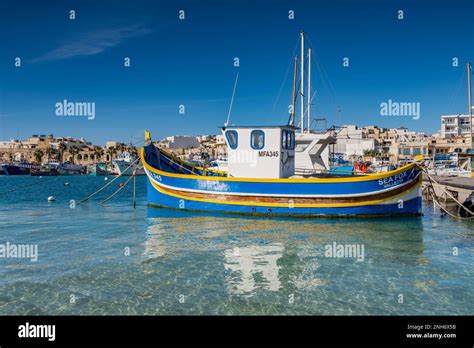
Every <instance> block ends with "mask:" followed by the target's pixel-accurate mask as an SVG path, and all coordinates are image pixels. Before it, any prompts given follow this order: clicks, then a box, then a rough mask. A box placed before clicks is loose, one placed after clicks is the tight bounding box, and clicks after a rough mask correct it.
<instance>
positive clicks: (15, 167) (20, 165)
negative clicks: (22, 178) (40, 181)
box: [0, 162, 41, 175]
mask: <svg viewBox="0 0 474 348" xmlns="http://www.w3.org/2000/svg"><path fill="white" fill-rule="evenodd" d="M40 169H41V166H40V165H37V164H32V163H28V162H14V163H4V164H2V165H1V167H0V171H1V172H2V173H3V174H4V175H30V174H31V170H40Z"/></svg>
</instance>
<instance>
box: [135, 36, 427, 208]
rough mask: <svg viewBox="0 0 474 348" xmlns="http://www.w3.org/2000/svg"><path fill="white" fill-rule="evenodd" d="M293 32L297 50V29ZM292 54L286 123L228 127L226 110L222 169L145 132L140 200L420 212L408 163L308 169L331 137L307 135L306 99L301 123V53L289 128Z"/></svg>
mask: <svg viewBox="0 0 474 348" xmlns="http://www.w3.org/2000/svg"><path fill="white" fill-rule="evenodd" d="M301 39H302V42H301V57H304V33H303V32H302V33H301ZM297 61H298V60H297V58H296V57H295V69H294V77H293V98H292V100H293V107H292V109H291V110H292V112H291V116H290V120H289V122H288V124H287V125H277V126H232V127H228V124H229V117H230V111H229V115H228V119H227V122H226V123H225V126H224V127H222V128H221V131H222V135H223V137H224V139H225V142H226V145H227V171H217V170H213V169H211V168H205V167H200V166H194V165H192V164H190V163H186V162H184V161H182V160H180V159H178V158H176V157H175V156H173V155H172V154H170V153H168V152H166V151H165V150H163V149H161V148H159V147H157V146H155V145H154V144H153V142H152V141H151V137H150V133H149V132H147V131H145V146H144V147H143V148H142V149H141V152H140V156H141V161H142V164H143V167H144V169H145V173H146V175H147V182H148V184H147V185H148V187H147V195H148V204H149V205H151V206H160V207H168V208H175V209H183V210H193V211H212V212H223V213H234V214H251V215H280V216H297V217H312V216H387V215H390V216H394V215H395V216H396V215H420V214H421V180H422V169H421V168H420V167H419V166H418V165H417V164H415V163H409V164H407V165H405V166H403V167H401V168H398V169H396V170H392V171H387V172H384V173H373V174H368V173H363V172H361V171H359V172H358V171H357V170H354V169H353V167H352V166H351V168H350V170H349V169H347V168H343V169H344V170H339V172H338V171H332V170H331V168H330V170H329V171H327V170H326V171H324V172H320V173H315V172H316V171H317V170H318V169H319V170H320V169H324V168H325V167H327V166H328V165H329V164H330V163H329V160H326V161H324V158H326V157H327V152H328V151H329V149H328V148H327V145H328V144H330V143H331V139H329V137H327V136H324V137H320V136H316V135H313V134H311V132H310V127H309V126H310V105H311V103H310V99H309V98H308V103H307V112H306V116H307V123H306V124H307V127H305V112H304V107H305V105H306V104H305V102H304V95H305V94H306V93H305V92H304V83H303V82H304V65H303V62H304V59H301V82H300V91H301V93H300V96H301V105H300V112H301V121H300V127H299V128H296V122H295V103H296V70H297V69H296V66H297ZM308 62H311V49H309V50H308ZM309 70H310V64H308V90H307V95H311V93H310V83H309V81H310V72H309ZM236 82H237V79H236ZM234 92H235V85H234ZM233 95H234V93H233ZM231 105H232V101H231ZM297 129H299V130H300V132H299V133H298V134H296V130H297ZM321 138H323V140H324V142H323V143H321ZM303 145H305V147H304V146H303ZM316 145H317V146H316ZM322 145H324V146H322ZM308 146H309V147H308ZM305 149H308V152H307V153H306V154H305V153H304V150H305ZM296 152H300V153H298V154H297V153H296ZM323 152H324V154H323ZM311 155H317V156H316V157H315V156H313V158H311ZM308 156H309V158H308ZM323 157H324V158H323ZM319 158H321V161H320V162H321V163H319V162H318V160H319ZM297 168H298V170H296V169H297ZM336 169H341V168H336ZM306 173H310V175H306Z"/></svg>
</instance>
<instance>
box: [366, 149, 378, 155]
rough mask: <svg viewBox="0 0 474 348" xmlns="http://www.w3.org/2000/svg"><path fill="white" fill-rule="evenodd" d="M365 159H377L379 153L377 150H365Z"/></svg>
mask: <svg viewBox="0 0 474 348" xmlns="http://www.w3.org/2000/svg"><path fill="white" fill-rule="evenodd" d="M364 156H365V157H376V156H377V151H376V150H364Z"/></svg>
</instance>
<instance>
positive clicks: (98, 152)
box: [94, 147, 104, 162]
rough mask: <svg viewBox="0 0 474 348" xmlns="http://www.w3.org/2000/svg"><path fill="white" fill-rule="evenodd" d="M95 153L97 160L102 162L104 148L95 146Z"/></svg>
mask: <svg viewBox="0 0 474 348" xmlns="http://www.w3.org/2000/svg"><path fill="white" fill-rule="evenodd" d="M94 155H95V159H96V161H97V162H100V160H101V159H102V156H104V149H103V148H101V147H96V148H94Z"/></svg>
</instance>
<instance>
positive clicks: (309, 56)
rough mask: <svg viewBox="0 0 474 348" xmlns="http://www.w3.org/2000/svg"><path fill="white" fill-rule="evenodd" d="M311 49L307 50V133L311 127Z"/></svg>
mask: <svg viewBox="0 0 474 348" xmlns="http://www.w3.org/2000/svg"><path fill="white" fill-rule="evenodd" d="M310 91H311V48H308V98H306V99H307V100H308V133H310V131H309V129H310V125H311V98H310V97H311V92H310Z"/></svg>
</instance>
